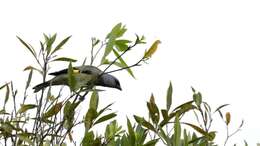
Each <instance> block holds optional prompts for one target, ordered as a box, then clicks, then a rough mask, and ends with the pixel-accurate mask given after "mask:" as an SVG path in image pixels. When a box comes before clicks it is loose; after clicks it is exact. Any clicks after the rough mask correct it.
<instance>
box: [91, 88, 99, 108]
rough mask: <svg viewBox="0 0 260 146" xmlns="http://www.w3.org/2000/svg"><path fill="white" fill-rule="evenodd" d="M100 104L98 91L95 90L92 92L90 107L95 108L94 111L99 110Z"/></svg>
mask: <svg viewBox="0 0 260 146" xmlns="http://www.w3.org/2000/svg"><path fill="white" fill-rule="evenodd" d="M98 102H99V96H98V92H97V91H96V90H94V91H93V92H92V95H91V98H90V102H89V107H90V108H93V109H94V110H97V108H98Z"/></svg>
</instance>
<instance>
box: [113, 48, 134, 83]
mask: <svg viewBox="0 0 260 146" xmlns="http://www.w3.org/2000/svg"><path fill="white" fill-rule="evenodd" d="M113 52H114V54H115V56H116V57H119V56H120V55H119V54H118V52H117V51H116V50H115V49H113ZM118 60H119V61H120V64H121V65H122V68H123V67H128V65H127V64H126V62H125V61H124V60H123V58H121V57H119V58H118ZM126 70H127V72H128V73H129V74H130V75H131V76H132V77H133V78H135V76H134V73H133V71H132V70H131V69H130V68H127V69H126Z"/></svg>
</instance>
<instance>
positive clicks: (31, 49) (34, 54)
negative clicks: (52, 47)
mask: <svg viewBox="0 0 260 146" xmlns="http://www.w3.org/2000/svg"><path fill="white" fill-rule="evenodd" d="M16 37H17V38H18V39H19V41H20V42H21V43H22V44H23V45H24V46H25V47H26V48H27V49H28V50H29V51H30V52H31V53H32V55H33V56H34V57H36V53H35V51H34V49H33V48H31V46H30V45H29V44H27V43H26V42H25V41H23V40H22V39H21V38H20V37H18V36H16Z"/></svg>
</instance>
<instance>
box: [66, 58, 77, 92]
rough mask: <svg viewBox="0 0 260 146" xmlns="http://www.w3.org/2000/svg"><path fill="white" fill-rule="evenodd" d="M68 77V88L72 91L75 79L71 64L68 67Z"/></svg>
mask: <svg viewBox="0 0 260 146" xmlns="http://www.w3.org/2000/svg"><path fill="white" fill-rule="evenodd" d="M68 77H69V78H68V82H69V87H70V89H71V91H74V90H75V88H76V79H75V76H74V72H73V67H72V64H71V62H70V64H69V67H68Z"/></svg>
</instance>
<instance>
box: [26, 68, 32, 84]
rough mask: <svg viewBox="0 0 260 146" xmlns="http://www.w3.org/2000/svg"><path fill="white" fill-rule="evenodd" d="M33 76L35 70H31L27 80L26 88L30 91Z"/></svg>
mask: <svg viewBox="0 0 260 146" xmlns="http://www.w3.org/2000/svg"><path fill="white" fill-rule="evenodd" d="M32 74H33V70H32V69H31V71H30V73H29V75H28V79H27V82H26V86H25V89H28V87H29V85H30V83H31V80H32Z"/></svg>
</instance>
